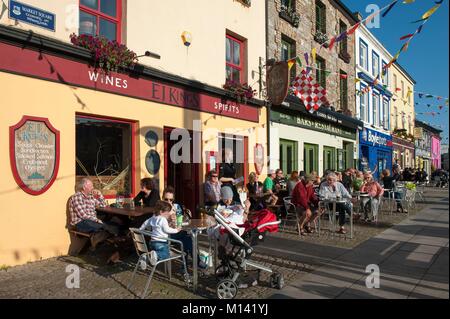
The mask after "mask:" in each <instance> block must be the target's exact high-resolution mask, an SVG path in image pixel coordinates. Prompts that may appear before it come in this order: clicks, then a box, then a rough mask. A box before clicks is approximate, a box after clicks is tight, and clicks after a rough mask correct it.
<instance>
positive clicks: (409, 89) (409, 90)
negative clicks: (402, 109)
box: [406, 87, 412, 105]
mask: <svg viewBox="0 0 450 319" xmlns="http://www.w3.org/2000/svg"><path fill="white" fill-rule="evenodd" d="M408 92H411V88H410V87H408ZM406 95H407V96H408V104H409V105H411V95H412V93H409V94H406Z"/></svg>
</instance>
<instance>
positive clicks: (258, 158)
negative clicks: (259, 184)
mask: <svg viewBox="0 0 450 319" xmlns="http://www.w3.org/2000/svg"><path fill="white" fill-rule="evenodd" d="M263 167H264V147H263V146H262V145H261V144H256V145H255V170H256V174H258V175H261V172H262V169H263Z"/></svg>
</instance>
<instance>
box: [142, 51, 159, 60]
mask: <svg viewBox="0 0 450 319" xmlns="http://www.w3.org/2000/svg"><path fill="white" fill-rule="evenodd" d="M143 56H146V57H150V58H154V59H158V60H159V59H161V56H160V55H159V54H156V53H153V52H150V51H145V53H144V54H143V55H138V56H137V58H140V57H143Z"/></svg>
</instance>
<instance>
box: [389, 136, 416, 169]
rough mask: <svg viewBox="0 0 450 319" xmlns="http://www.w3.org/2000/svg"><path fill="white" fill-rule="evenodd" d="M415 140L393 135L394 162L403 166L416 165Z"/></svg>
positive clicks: (411, 166)
mask: <svg viewBox="0 0 450 319" xmlns="http://www.w3.org/2000/svg"><path fill="white" fill-rule="evenodd" d="M414 150H415V147H414V142H411V141H408V140H405V139H402V138H399V137H397V136H395V135H393V136H392V163H397V164H399V165H400V167H401V168H402V169H403V168H407V167H410V168H413V167H414V156H415V154H414Z"/></svg>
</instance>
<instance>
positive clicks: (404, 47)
mask: <svg viewBox="0 0 450 319" xmlns="http://www.w3.org/2000/svg"><path fill="white" fill-rule="evenodd" d="M408 46H409V42H406V43H405V44H403V45H402V48H401V49H400V51H402V52H406V51H407V50H408Z"/></svg>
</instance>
